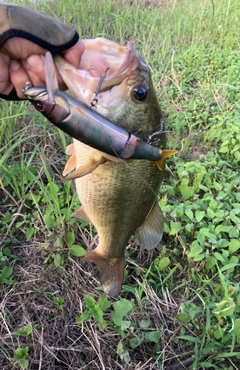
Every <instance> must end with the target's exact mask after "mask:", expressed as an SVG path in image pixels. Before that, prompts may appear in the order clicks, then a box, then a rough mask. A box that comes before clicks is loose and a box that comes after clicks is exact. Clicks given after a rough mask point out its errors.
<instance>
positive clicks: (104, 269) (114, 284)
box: [81, 247, 124, 297]
mask: <svg viewBox="0 0 240 370" xmlns="http://www.w3.org/2000/svg"><path fill="white" fill-rule="evenodd" d="M98 251H99V247H97V248H96V249H94V250H93V251H91V252H89V253H88V254H87V255H86V256H84V257H83V258H81V262H86V261H88V262H93V263H95V265H97V266H98V267H99V269H100V282H101V285H102V288H103V290H104V292H105V293H106V294H108V295H109V296H111V297H117V296H118V295H119V292H120V290H121V287H122V282H123V269H124V257H119V258H105V257H103V256H102V255H101V254H100V253H99V252H98Z"/></svg>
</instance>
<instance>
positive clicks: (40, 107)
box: [34, 102, 44, 112]
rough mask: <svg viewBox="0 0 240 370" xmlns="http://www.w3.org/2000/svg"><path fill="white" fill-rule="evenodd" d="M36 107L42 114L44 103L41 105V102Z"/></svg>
mask: <svg viewBox="0 0 240 370" xmlns="http://www.w3.org/2000/svg"><path fill="white" fill-rule="evenodd" d="M34 107H35V108H36V110H37V111H38V112H42V111H43V110H44V106H43V104H42V103H39V102H36V103H35V104H34Z"/></svg>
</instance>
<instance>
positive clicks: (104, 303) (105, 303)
mask: <svg viewBox="0 0 240 370" xmlns="http://www.w3.org/2000/svg"><path fill="white" fill-rule="evenodd" d="M98 305H99V307H100V309H101V310H102V311H106V310H107V309H108V308H109V307H111V305H112V302H110V301H109V300H108V299H107V297H106V296H105V295H104V294H101V295H100V297H99V298H98Z"/></svg>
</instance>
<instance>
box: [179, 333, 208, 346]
mask: <svg viewBox="0 0 240 370" xmlns="http://www.w3.org/2000/svg"><path fill="white" fill-rule="evenodd" d="M177 338H179V339H184V340H187V341H188V342H192V343H198V344H201V343H202V341H201V339H199V338H196V337H192V336H191V335H179V336H178V337H177Z"/></svg>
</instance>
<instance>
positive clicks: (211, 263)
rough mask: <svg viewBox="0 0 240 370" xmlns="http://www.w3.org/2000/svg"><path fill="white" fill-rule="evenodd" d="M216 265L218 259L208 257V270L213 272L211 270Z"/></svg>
mask: <svg viewBox="0 0 240 370" xmlns="http://www.w3.org/2000/svg"><path fill="white" fill-rule="evenodd" d="M215 265H216V258H215V257H213V256H208V257H207V258H206V264H205V267H206V270H211V268H212V267H213V266H215Z"/></svg>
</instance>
